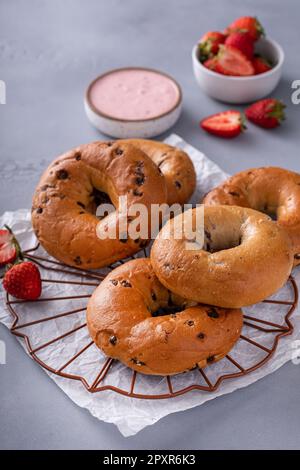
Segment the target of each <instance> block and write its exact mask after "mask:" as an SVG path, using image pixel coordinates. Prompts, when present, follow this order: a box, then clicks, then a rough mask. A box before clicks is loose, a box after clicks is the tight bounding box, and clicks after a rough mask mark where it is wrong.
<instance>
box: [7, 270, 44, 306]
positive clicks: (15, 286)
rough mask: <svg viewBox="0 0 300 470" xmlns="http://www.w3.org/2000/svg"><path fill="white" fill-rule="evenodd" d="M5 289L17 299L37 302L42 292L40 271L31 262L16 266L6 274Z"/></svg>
mask: <svg viewBox="0 0 300 470" xmlns="http://www.w3.org/2000/svg"><path fill="white" fill-rule="evenodd" d="M3 287H4V289H5V290H6V291H7V292H8V293H9V294H10V295H12V296H14V297H16V298H17V299H22V300H35V299H37V298H38V297H40V295H41V292H42V282H41V275H40V271H39V269H38V267H37V266H36V265H35V264H33V263H31V261H24V262H21V263H18V264H15V265H14V266H12V267H11V268H10V269H9V270H8V271H7V272H6V273H5V276H4V279H3Z"/></svg>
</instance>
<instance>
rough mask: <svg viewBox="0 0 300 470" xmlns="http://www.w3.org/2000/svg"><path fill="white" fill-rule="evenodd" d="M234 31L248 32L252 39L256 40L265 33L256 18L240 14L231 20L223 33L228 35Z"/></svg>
mask: <svg viewBox="0 0 300 470" xmlns="http://www.w3.org/2000/svg"><path fill="white" fill-rule="evenodd" d="M235 32H241V33H249V34H250V36H251V37H252V39H253V40H254V41H257V39H259V38H260V37H261V36H263V35H264V34H265V33H264V29H263V27H262V25H261V24H260V22H259V21H258V19H257V18H255V17H252V16H242V17H240V18H238V19H237V20H235V21H233V23H231V24H230V25H229V26H228V28H226V31H225V34H227V35H228V34H231V33H235Z"/></svg>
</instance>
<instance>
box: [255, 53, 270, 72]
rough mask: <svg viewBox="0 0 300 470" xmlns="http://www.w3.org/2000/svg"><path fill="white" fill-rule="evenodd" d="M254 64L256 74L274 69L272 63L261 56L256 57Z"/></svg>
mask: <svg viewBox="0 0 300 470" xmlns="http://www.w3.org/2000/svg"><path fill="white" fill-rule="evenodd" d="M252 65H253V67H254V70H255V75H258V74H260V73H265V72H269V70H271V69H272V66H271V64H270V63H269V62H268V61H267V60H266V59H264V58H263V57H260V56H256V57H254V59H253V60H252Z"/></svg>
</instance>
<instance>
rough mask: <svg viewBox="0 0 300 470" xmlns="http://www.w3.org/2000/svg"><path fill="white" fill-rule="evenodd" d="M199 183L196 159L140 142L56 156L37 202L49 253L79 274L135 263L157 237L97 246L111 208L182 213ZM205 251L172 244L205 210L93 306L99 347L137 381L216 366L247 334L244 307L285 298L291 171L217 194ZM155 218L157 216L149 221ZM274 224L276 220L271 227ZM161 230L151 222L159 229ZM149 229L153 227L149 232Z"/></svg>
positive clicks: (297, 223) (103, 289)
mask: <svg viewBox="0 0 300 470" xmlns="http://www.w3.org/2000/svg"><path fill="white" fill-rule="evenodd" d="M195 185H196V175H195V170H194V166H193V163H192V161H191V159H190V158H189V156H188V155H187V154H186V153H185V152H183V151H182V150H180V149H177V148H174V147H171V146H169V145H166V144H163V143H159V142H154V141H149V140H141V139H130V140H120V141H115V142H94V143H90V144H86V145H82V146H80V147H77V148H76V149H73V150H71V151H69V152H67V153H65V154H64V155H62V156H60V157H58V158H57V159H56V160H55V161H54V162H53V163H52V164H51V165H50V166H49V168H48V169H47V170H46V171H45V173H44V175H43V176H42V178H41V180H40V182H39V184H38V187H37V189H36V192H35V195H34V198H33V207H32V223H33V227H34V230H35V233H36V236H37V238H38V239H39V241H40V243H41V244H42V246H43V247H44V248H45V249H46V250H47V252H48V253H49V254H50V255H52V256H54V257H55V258H57V259H58V260H60V261H62V262H64V263H66V264H67V265H69V266H73V267H77V268H81V269H94V268H101V267H104V266H109V265H111V264H112V263H115V262H116V261H118V260H122V259H124V258H128V257H130V256H131V257H132V255H134V254H135V253H137V252H139V251H140V250H141V249H142V248H144V247H145V246H146V245H147V244H148V243H149V241H150V231H149V233H148V235H147V236H143V237H136V238H130V237H129V236H128V235H126V236H123V234H121V233H118V237H117V238H116V239H110V238H107V239H99V238H98V236H97V233H96V229H97V226H98V227H99V224H100V226H101V227H102V229H103V230H104V231H105V230H108V229H109V227H110V226H111V225H112V224H116V223H117V222H118V221H117V218H116V217H115V216H114V217H113V216H112V214H108V215H106V216H104V217H103V218H102V219H101V220H99V218H98V217H97V216H96V214H95V213H96V208H97V207H98V206H99V205H101V204H103V203H106V202H108V201H110V202H112V204H113V205H114V207H115V208H116V212H117V209H118V204H119V198H120V196H124V195H126V196H127V200H128V205H129V206H130V205H131V204H134V203H142V204H144V205H145V206H146V207H147V208H149V209H151V205H152V204H165V203H167V204H168V205H172V204H174V203H179V204H181V205H183V204H184V203H186V202H188V200H189V198H190V197H191V195H192V193H193V191H194V189H195ZM199 203H204V220H203V231H204V243H203V244H201V245H199V246H197V241H195V242H193V243H194V245H195V246H193V249H190V247H189V248H187V243H186V238H185V237H184V236H183V237H181V238H177V237H175V236H170V234H174V226H175V225H176V223H178V219H177V218H178V217H180V224H181V225H182V230H183V233H184V230H185V227H186V225H187V221H188V220H189V221H192V223H194V220H195V221H196V218H197V216H198V215H199V213H198V212H199V211H201V210H202V207H198V206H197V207H196V208H193V209H189V210H188V211H186V212H184V213H183V214H179V215H178V216H175V217H174V218H173V219H171V220H169V221H168V222H167V223H166V224H165V225H163V227H162V228H161V230H160V232H159V233H158V235H157V237H156V239H155V241H154V243H153V246H152V248H151V253H150V258H137V259H132V260H130V261H127V262H123V261H122V264H121V265H120V266H119V267H117V268H115V269H113V270H112V271H111V272H110V274H109V275H107V276H106V278H105V279H104V280H103V281H102V282H101V284H100V285H99V286H98V287H97V288H96V290H95V291H94V293H93V295H92V297H91V298H90V300H89V303H88V308H87V324H88V329H89V332H90V335H91V337H92V339H93V341H94V342H95V344H96V345H97V346H98V347H99V348H100V349H101V350H102V351H103V352H104V353H105V354H106V355H108V356H109V357H112V358H115V359H118V360H120V361H121V362H123V363H124V364H126V365H127V366H128V367H130V368H132V369H134V370H137V371H138V372H141V373H145V374H152V375H172V374H178V373H180V372H184V371H187V370H191V369H194V368H196V367H199V368H202V367H205V366H207V365H209V364H212V363H214V362H216V361H218V360H220V359H221V358H223V357H224V356H226V355H227V354H228V352H229V351H230V349H231V348H232V347H233V346H234V344H235V343H236V341H237V340H238V338H239V336H240V332H241V329H242V325H243V314H242V310H241V307H244V306H247V305H251V304H254V303H257V302H260V301H262V300H264V299H265V298H267V297H268V296H270V295H272V294H273V293H274V292H276V291H277V290H278V289H280V288H281V287H282V286H283V285H284V284H285V282H286V281H287V279H288V277H289V275H290V272H291V270H292V268H293V265H297V264H298V263H299V262H300V175H299V174H297V173H293V172H291V171H288V170H284V169H281V168H274V167H268V168H257V169H251V170H248V171H243V172H241V173H238V174H237V175H235V176H233V177H231V178H229V179H228V180H227V181H225V183H223V184H221V185H220V186H219V187H217V188H215V189H213V190H212V191H211V192H210V193H208V194H207V195H206V196H205V197H204V200H203V201H199ZM149 213H151V211H149ZM273 219H275V220H273ZM150 222H151V221H150ZM150 228H151V223H150Z"/></svg>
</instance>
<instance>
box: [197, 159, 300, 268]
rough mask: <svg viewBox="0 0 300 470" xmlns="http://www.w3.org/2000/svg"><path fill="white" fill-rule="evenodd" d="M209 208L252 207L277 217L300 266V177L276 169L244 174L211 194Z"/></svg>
mask: <svg viewBox="0 0 300 470" xmlns="http://www.w3.org/2000/svg"><path fill="white" fill-rule="evenodd" d="M203 203H204V204H206V205H215V204H228V205H234V206H242V207H250V208H252V209H255V210H258V211H261V212H264V213H267V214H268V215H271V217H272V218H276V220H277V223H278V224H279V225H280V226H281V227H283V228H284V229H285V230H286V231H287V232H288V234H289V235H290V237H291V239H292V242H293V245H294V258H295V264H299V263H300V174H298V173H294V172H292V171H289V170H285V169H283V168H277V167H263V168H253V169H250V170H246V171H242V172H240V173H237V174H236V175H234V176H232V177H231V178H229V179H228V180H227V181H225V182H224V183H223V184H221V185H220V186H218V187H217V188H215V189H213V190H212V191H210V192H209V193H208V194H207V195H206V197H205V198H204V200H203Z"/></svg>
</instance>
